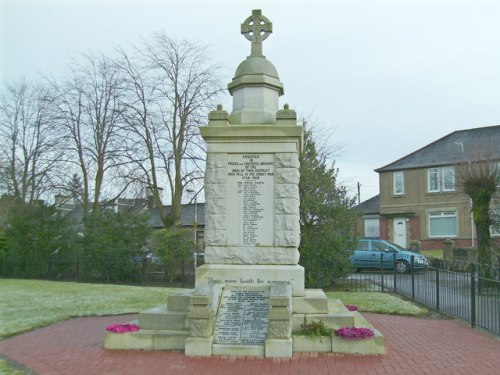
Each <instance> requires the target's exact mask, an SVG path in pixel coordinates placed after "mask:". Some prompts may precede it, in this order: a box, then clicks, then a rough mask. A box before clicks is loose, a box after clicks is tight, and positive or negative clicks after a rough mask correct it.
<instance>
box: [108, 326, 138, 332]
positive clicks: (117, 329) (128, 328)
mask: <svg viewBox="0 0 500 375" xmlns="http://www.w3.org/2000/svg"><path fill="white" fill-rule="evenodd" d="M138 330H139V326H138V325H137V324H110V325H109V326H107V327H106V331H109V332H114V333H127V332H137V331H138Z"/></svg>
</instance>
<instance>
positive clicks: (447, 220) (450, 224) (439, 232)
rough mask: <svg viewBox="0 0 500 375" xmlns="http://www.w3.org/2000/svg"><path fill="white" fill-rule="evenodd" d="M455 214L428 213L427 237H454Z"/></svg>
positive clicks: (443, 212)
mask: <svg viewBox="0 0 500 375" xmlns="http://www.w3.org/2000/svg"><path fill="white" fill-rule="evenodd" d="M456 236H457V212H456V211H439V212H429V237H456Z"/></svg>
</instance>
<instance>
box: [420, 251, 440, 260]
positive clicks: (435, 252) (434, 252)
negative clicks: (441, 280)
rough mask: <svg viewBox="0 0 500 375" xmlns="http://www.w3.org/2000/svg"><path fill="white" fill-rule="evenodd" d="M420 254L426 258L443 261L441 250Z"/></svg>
mask: <svg viewBox="0 0 500 375" xmlns="http://www.w3.org/2000/svg"><path fill="white" fill-rule="evenodd" d="M421 253H422V255H425V256H428V257H433V258H438V259H443V250H422V251H421Z"/></svg>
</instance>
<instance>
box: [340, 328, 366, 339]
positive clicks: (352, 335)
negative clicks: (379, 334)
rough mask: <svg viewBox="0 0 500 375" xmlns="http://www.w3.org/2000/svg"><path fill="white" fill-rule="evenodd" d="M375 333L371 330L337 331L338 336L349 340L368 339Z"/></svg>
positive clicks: (352, 329) (347, 329) (348, 329)
mask: <svg viewBox="0 0 500 375" xmlns="http://www.w3.org/2000/svg"><path fill="white" fill-rule="evenodd" d="M373 335H375V333H374V332H373V330H372V329H370V328H363V327H360V328H356V327H342V328H339V329H337V336H339V337H342V338H344V339H348V340H357V339H367V338H369V337H373Z"/></svg>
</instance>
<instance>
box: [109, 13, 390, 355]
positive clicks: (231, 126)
mask: <svg viewBox="0 0 500 375" xmlns="http://www.w3.org/2000/svg"><path fill="white" fill-rule="evenodd" d="M241 33H242V34H243V35H244V37H245V38H246V39H248V40H249V41H250V42H251V53H250V56H248V57H247V58H246V59H245V60H244V61H243V62H242V63H241V64H240V65H239V66H238V68H237V69H236V73H235V75H234V78H233V79H232V82H230V83H229V85H228V90H229V92H230V94H231V95H232V97H233V108H232V111H231V113H229V112H227V111H225V110H224V109H223V108H222V106H220V105H219V106H218V108H217V109H216V110H215V111H212V112H210V113H209V115H208V119H209V121H208V125H207V126H203V127H201V128H200V132H201V135H202V137H203V139H204V140H205V142H206V143H207V158H206V171H205V198H206V203H205V250H204V252H205V264H204V265H203V266H200V267H198V268H197V269H196V275H195V288H194V289H192V290H186V291H184V292H181V293H178V294H173V295H169V296H168V298H167V301H166V304H163V305H160V306H157V307H155V308H153V309H150V310H147V311H144V312H142V313H140V314H139V319H138V325H139V327H140V329H139V331H137V332H129V333H124V334H120V333H112V332H106V337H105V348H106V349H143V350H179V349H181V350H184V351H185V354H186V356H212V355H247V356H264V357H277V358H290V357H292V355H293V352H336V353H361V354H382V353H384V342H383V336H382V335H381V334H380V332H378V331H377V330H376V329H373V327H371V325H370V323H369V322H368V321H367V320H365V319H364V318H363V317H362V316H361V315H360V314H359V313H358V312H352V311H349V310H348V309H347V308H346V307H345V306H344V304H343V303H342V302H341V301H339V300H328V299H327V297H326V295H325V293H324V292H323V291H322V290H320V289H305V287H304V268H303V267H302V266H300V265H299V258H300V256H299V250H298V247H299V243H300V227H299V177H300V176H299V155H300V152H301V148H302V130H303V129H302V127H301V126H299V125H297V116H296V113H295V111H293V110H291V109H290V108H289V107H288V106H287V105H284V108H283V109H279V97H280V96H281V95H283V93H284V90H283V84H282V83H281V82H280V80H279V76H278V72H277V70H276V68H275V67H274V65H273V64H272V63H271V62H270V61H269V60H267V59H266V57H265V56H264V55H263V54H262V44H263V41H264V40H265V39H266V38H267V37H269V35H270V34H271V33H272V23H271V22H270V21H269V20H268V19H267V18H266V17H264V16H263V15H262V13H261V11H260V10H254V11H253V12H252V15H251V16H250V17H248V18H247V19H246V20H245V21H244V22H243V24H242V25H241ZM319 321H322V322H324V324H325V325H326V326H328V327H329V328H333V329H338V328H340V327H367V328H372V329H373V331H374V333H375V335H374V336H373V337H371V338H369V339H363V340H346V339H344V338H341V337H338V336H335V335H333V336H328V337H321V338H318V337H309V336H307V335H303V334H302V335H300V334H297V333H299V332H301V331H302V330H303V328H302V327H301V326H302V325H303V324H309V323H311V322H319Z"/></svg>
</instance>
